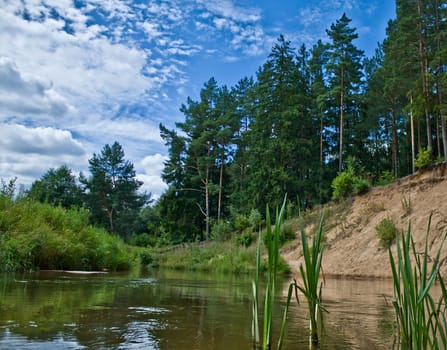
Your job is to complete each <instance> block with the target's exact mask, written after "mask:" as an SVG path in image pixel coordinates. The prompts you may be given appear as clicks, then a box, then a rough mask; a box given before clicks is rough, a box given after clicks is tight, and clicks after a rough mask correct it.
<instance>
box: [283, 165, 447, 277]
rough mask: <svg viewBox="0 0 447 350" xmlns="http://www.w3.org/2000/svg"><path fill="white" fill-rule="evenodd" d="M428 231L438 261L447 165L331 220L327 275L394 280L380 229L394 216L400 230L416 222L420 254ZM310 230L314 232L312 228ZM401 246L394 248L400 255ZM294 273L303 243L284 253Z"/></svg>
mask: <svg viewBox="0 0 447 350" xmlns="http://www.w3.org/2000/svg"><path fill="white" fill-rule="evenodd" d="M430 215H432V221H431V229H430V233H429V248H430V249H429V255H430V256H432V257H434V256H435V254H436V251H437V249H438V247H439V246H440V244H441V241H442V238H443V237H444V236H445V235H446V234H447V163H443V164H440V165H438V166H436V167H433V168H431V169H428V170H424V171H419V172H418V173H416V174H414V175H411V176H407V177H405V178H402V179H399V180H398V181H396V182H394V183H392V184H389V185H386V186H382V187H376V188H373V189H371V190H370V191H369V192H368V193H366V194H364V195H362V196H357V197H355V198H353V200H352V203H351V204H349V205H348V206H347V207H346V208H345V209H344V210H342V211H341V213H340V212H339V213H338V214H336V215H332V216H330V217H328V218H327V220H326V228H327V241H326V247H327V248H326V250H325V252H324V258H323V269H324V273H325V274H328V275H339V276H345V277H391V268H390V264H389V257H388V251H387V250H386V249H383V248H381V247H380V244H379V239H378V237H377V231H376V226H377V225H378V224H379V223H380V222H381V220H383V219H384V218H390V219H392V220H393V222H394V223H395V224H396V226H397V228H398V229H399V230H400V231H406V230H407V229H408V225H409V224H410V223H411V228H412V234H413V237H414V240H415V242H416V247H417V249H418V251H420V252H421V253H422V252H423V249H424V244H425V239H426V236H427V225H428V222H429V218H430ZM308 229H309V230H310V229H311V228H308ZM395 248H396V245H395V244H393V246H392V250H393V252H395ZM282 254H283V256H284V257H285V259H286V261H287V262H288V263H289V264H290V266H291V267H292V272H293V273H294V274H296V273H297V271H298V266H299V264H300V263H301V260H300V255H301V246H300V243H299V241H298V240H296V241H295V242H293V243H292V244H290V245H288V246H286V247H285V248H284V250H283V252H282ZM441 260H442V261H443V262H442V267H441V271H442V273H443V275H444V276H446V275H447V242H446V244H444V246H443V250H442V254H441Z"/></svg>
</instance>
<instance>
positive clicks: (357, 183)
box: [354, 177, 371, 194]
mask: <svg viewBox="0 0 447 350" xmlns="http://www.w3.org/2000/svg"><path fill="white" fill-rule="evenodd" d="M370 188H371V183H370V182H369V181H368V180H366V179H361V178H358V177H354V193H355V194H363V193H366V192H368V191H369V189H370Z"/></svg>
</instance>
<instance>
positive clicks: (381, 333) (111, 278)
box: [0, 270, 394, 350]
mask: <svg viewBox="0 0 447 350" xmlns="http://www.w3.org/2000/svg"><path fill="white" fill-rule="evenodd" d="M288 282H289V281H288V280H287V279H284V280H283V285H282V286H281V288H280V290H279V291H278V293H277V294H278V300H277V305H276V309H275V311H276V317H275V323H274V327H275V328H274V337H273V338H274V339H273V340H275V339H276V336H277V331H278V325H279V322H280V319H281V317H282V310H283V307H284V304H285V290H286V289H287V284H288ZM391 296H392V284H391V281H388V280H385V281H383V280H366V281H365V280H341V279H327V280H326V284H325V286H324V288H323V298H324V303H325V305H326V308H327V310H328V313H326V314H325V320H324V321H325V322H324V331H325V336H324V339H323V344H322V348H323V349H331V350H335V349H344V350H349V349H361V350H369V349H374V350H377V349H390V348H391V346H392V342H393V336H392V334H393V333H392V332H393V319H394V315H393V310H392V306H391ZM251 307H252V297H251V278H250V277H246V276H242V277H241V276H233V275H230V276H228V275H227V276H222V275H219V276H215V275H212V274H201V273H192V272H176V271H157V270H156V271H153V272H145V273H130V274H98V275H82V274H80V275H76V274H71V273H67V272H46V271H41V272H37V273H33V274H13V275H12V274H5V275H0V349H174V350H175V349H179V350H192V349H199V350H200V349H222V350H223V349H225V350H228V349H253V346H252V338H251ZM307 327H308V318H307V310H306V307H305V301H304V299H303V300H302V304H300V305H298V304H297V303H296V302H294V303H293V304H292V306H291V308H290V312H289V319H288V324H287V330H286V339H285V344H284V349H298V350H299V349H308V348H309V347H308V330H307ZM275 330H276V331H275ZM275 347H276V346H275ZM272 348H273V347H272Z"/></svg>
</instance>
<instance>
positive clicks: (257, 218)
mask: <svg viewBox="0 0 447 350" xmlns="http://www.w3.org/2000/svg"><path fill="white" fill-rule="evenodd" d="M248 221H249V222H250V226H251V227H252V228H253V229H257V228H259V227H260V226H261V224H262V215H261V213H260V212H259V210H258V209H252V210H251V211H250V215H249V216H248Z"/></svg>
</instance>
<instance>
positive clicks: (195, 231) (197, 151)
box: [155, 0, 447, 241]
mask: <svg viewBox="0 0 447 350" xmlns="http://www.w3.org/2000/svg"><path fill="white" fill-rule="evenodd" d="M396 14H397V16H396V19H394V20H390V21H389V22H388V26H387V30H386V38H385V40H384V41H383V42H382V43H378V46H377V49H376V51H375V54H374V56H373V57H370V58H368V57H365V55H364V53H363V52H362V51H361V50H359V49H358V48H357V47H356V45H355V40H356V39H357V38H358V34H357V33H356V29H355V28H353V27H352V26H351V25H350V22H351V19H349V18H348V17H347V16H346V14H343V15H342V16H341V17H340V18H339V19H338V20H337V21H336V22H335V23H333V24H331V25H330V27H329V28H328V29H327V30H326V33H327V38H326V39H325V40H319V41H318V42H317V43H315V44H314V45H313V46H312V48H306V47H305V46H304V45H301V46H299V47H298V49H296V48H294V47H293V45H292V43H291V42H290V41H288V40H287V39H286V38H285V37H284V36H280V37H279V38H278V40H277V42H276V43H275V44H274V46H273V47H272V50H271V53H270V54H269V56H268V58H267V60H266V62H265V63H264V64H263V65H262V66H261V67H259V69H258V70H257V72H256V76H255V77H244V78H241V79H240V81H239V82H238V83H237V84H236V86H233V87H227V86H219V84H218V82H216V81H215V79H214V78H210V79H209V80H208V81H207V82H206V83H205V84H204V86H203V88H202V90H201V92H200V98H199V99H198V100H197V101H196V100H192V99H190V98H189V99H188V100H187V101H186V102H185V103H184V104H183V105H182V106H181V111H182V113H183V114H184V121H182V122H179V123H177V124H176V128H174V129H173V130H169V129H168V128H166V127H165V126H164V125H160V132H161V136H162V138H163V139H164V141H165V143H166V146H167V147H168V149H169V159H168V161H167V162H166V163H165V168H164V171H163V179H164V181H165V182H166V183H167V184H168V185H169V188H168V190H167V191H166V193H164V194H163V196H162V197H161V199H160V200H159V201H158V203H157V205H156V207H155V208H156V212H157V215H158V216H159V217H160V218H161V221H160V224H161V225H160V230H161V231H160V233H159V234H162V233H167V234H168V235H169V238H170V240H172V241H182V240H191V239H208V238H210V237H211V238H213V237H218V236H220V235H221V234H222V232H225V231H227V230H230V229H231V228H232V226H233V228H234V226H235V225H236V226H237V221H240V218H241V216H242V217H244V216H245V217H246V218H247V217H249V216H250V213H251V211H252V210H255V211H258V212H264V211H265V207H266V205H269V206H270V207H273V208H274V207H275V206H278V205H280V203H281V201H282V199H283V198H284V194H287V196H288V198H289V200H290V206H292V207H295V208H311V207H313V206H315V205H317V204H322V203H325V202H327V201H329V200H331V199H332V198H334V197H337V196H339V195H341V196H344V195H347V194H349V193H350V192H352V193H355V192H362V191H365V190H367V188H368V187H369V186H372V185H380V184H384V183H387V182H390V181H392V180H393V179H396V178H399V177H402V176H406V175H408V174H410V173H413V172H414V171H415V170H416V169H417V168H418V167H423V166H426V165H428V164H429V163H431V162H436V161H442V160H443V159H445V155H446V153H447V116H446V112H447V108H446V107H447V105H446V100H445V99H446V97H445V96H446V93H447V91H446V87H447V75H446V68H447V65H446V64H447V61H446V59H447V30H446V29H447V28H446V25H447V6H446V4H445V2H442V1H437V0H428V1H421V0H418V1H415V0H404V1H400V0H398V1H396Z"/></svg>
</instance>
